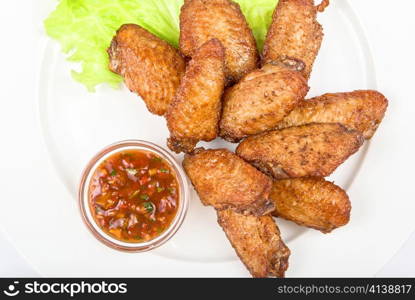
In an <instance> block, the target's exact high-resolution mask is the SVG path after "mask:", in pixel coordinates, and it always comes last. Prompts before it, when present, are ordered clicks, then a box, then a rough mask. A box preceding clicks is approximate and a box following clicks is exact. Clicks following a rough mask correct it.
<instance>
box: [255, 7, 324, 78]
mask: <svg viewBox="0 0 415 300" xmlns="http://www.w3.org/2000/svg"><path fill="white" fill-rule="evenodd" d="M318 9H319V7H318V6H315V5H314V0H279V2H278V5H277V7H276V8H275V11H274V14H273V17H272V23H271V26H270V28H269V30H268V34H267V37H266V40H265V45H264V53H263V59H262V62H263V64H264V63H270V62H275V61H286V60H290V59H293V60H300V61H302V62H304V69H303V70H302V73H303V75H304V77H305V78H306V79H309V78H310V73H311V70H312V68H313V64H314V61H315V59H316V57H317V54H318V52H319V50H320V47H321V43H322V40H323V28H322V26H321V25H320V24H319V23H318V22H317V11H318Z"/></svg>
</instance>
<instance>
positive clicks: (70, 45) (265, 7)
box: [44, 0, 278, 91]
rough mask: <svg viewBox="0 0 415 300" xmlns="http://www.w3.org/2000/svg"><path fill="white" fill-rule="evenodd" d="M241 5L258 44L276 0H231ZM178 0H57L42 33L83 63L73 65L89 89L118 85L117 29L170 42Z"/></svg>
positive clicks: (176, 32) (173, 41)
mask: <svg viewBox="0 0 415 300" xmlns="http://www.w3.org/2000/svg"><path fill="white" fill-rule="evenodd" d="M235 2H238V3H239V4H240V5H241V8H242V11H243V12H244V14H245V16H246V18H247V20H248V23H249V24H250V26H251V28H252V29H253V31H254V35H255V38H256V39H257V43H258V48H259V49H260V50H262V47H263V44H264V38H265V35H266V31H267V28H268V26H269V24H270V22H271V16H272V12H273V10H274V8H275V6H276V4H277V3H278V0H235ZM182 5H183V0H60V2H59V3H58V5H57V7H56V9H55V10H54V11H53V12H52V13H51V14H50V15H49V16H48V18H47V19H46V20H45V22H44V25H45V30H46V33H47V34H48V35H49V36H50V37H52V38H54V39H56V40H58V41H59V43H60V44H61V47H62V51H63V52H64V53H66V54H68V60H69V61H72V62H77V63H80V64H81V65H82V71H81V72H76V71H72V76H73V78H74V79H75V80H77V81H79V82H80V83H82V84H84V85H85V86H86V87H87V88H88V90H89V91H94V90H95V87H96V86H97V85H99V84H101V83H107V84H109V85H111V86H112V87H118V86H119V84H120V82H121V81H122V78H121V77H120V76H118V75H116V74H114V73H112V72H111V71H109V69H108V55H107V52H106V50H107V48H108V46H109V44H110V42H111V39H112V37H113V36H114V34H115V32H116V30H117V29H118V28H119V27H120V26H121V25H122V24H126V23H135V24H139V25H140V26H142V27H144V28H146V29H147V30H149V31H150V32H152V33H153V34H155V35H157V36H159V37H160V38H161V39H163V40H165V41H167V42H169V43H171V44H172V45H174V46H175V47H177V46H178V41H179V14H180V7H181V6H182Z"/></svg>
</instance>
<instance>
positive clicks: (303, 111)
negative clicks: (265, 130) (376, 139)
mask: <svg viewBox="0 0 415 300" xmlns="http://www.w3.org/2000/svg"><path fill="white" fill-rule="evenodd" d="M387 107H388V100H387V99H386V98H385V97H384V96H383V95H382V94H381V93H379V92H377V91H370V90H369V91H354V92H349V93H336V94H325V95H323V96H320V97H316V98H312V99H310V100H303V101H301V104H300V105H299V106H298V107H296V108H295V109H294V110H293V111H292V112H291V113H290V114H289V115H288V116H287V117H286V118H285V119H284V120H283V121H281V123H279V124H278V125H277V128H279V129H281V128H286V127H291V126H299V125H304V124H309V123H341V124H343V125H344V126H346V127H348V128H351V129H356V130H358V131H360V132H361V133H363V136H364V137H365V138H366V139H370V138H371V137H372V136H373V135H374V134H375V132H376V129H377V128H378V127H379V125H380V123H381V122H382V119H383V117H384V115H385V112H386V109H387Z"/></svg>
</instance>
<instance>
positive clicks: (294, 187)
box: [270, 177, 351, 233]
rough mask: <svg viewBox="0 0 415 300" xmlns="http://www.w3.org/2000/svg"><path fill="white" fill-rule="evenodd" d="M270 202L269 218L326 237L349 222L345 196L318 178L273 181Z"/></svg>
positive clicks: (348, 210)
mask: <svg viewBox="0 0 415 300" xmlns="http://www.w3.org/2000/svg"><path fill="white" fill-rule="evenodd" d="M270 197H271V199H272V200H273V201H274V202H275V211H274V212H273V215H274V216H276V217H281V218H283V219H286V220H290V221H293V222H295V223H297V224H298V225H302V226H307V227H311V228H314V229H317V230H320V231H322V232H323V233H329V232H331V231H332V230H334V229H336V228H338V227H340V226H344V225H346V224H347V223H348V222H349V219H350V210H351V204H350V200H349V197H348V196H347V194H346V192H345V191H344V190H343V189H341V188H340V187H338V186H337V185H335V184H333V183H331V182H328V181H326V180H324V179H323V178H319V177H309V178H294V179H283V180H276V181H274V184H273V186H272V192H271V196H270Z"/></svg>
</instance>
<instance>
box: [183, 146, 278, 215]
mask: <svg viewBox="0 0 415 300" xmlns="http://www.w3.org/2000/svg"><path fill="white" fill-rule="evenodd" d="M183 167H184V169H185V171H186V173H187V176H189V178H190V180H191V182H192V183H193V186H194V187H195V189H196V191H197V193H198V194H199V197H200V200H201V201H202V203H203V204H204V205H211V206H213V207H215V208H216V209H219V210H221V209H228V208H229V209H233V210H235V211H237V212H240V213H251V214H255V215H264V214H267V213H270V212H271V211H273V210H274V204H273V202H272V201H270V200H269V199H268V197H269V193H270V191H271V186H272V180H271V179H270V178H269V177H268V176H266V175H264V174H262V173H261V172H260V171H258V170H257V169H255V168H254V167H252V166H251V165H250V164H248V163H246V162H245V161H243V160H242V159H241V158H239V157H238V156H236V155H235V154H233V153H232V152H230V151H228V150H226V149H218V150H204V149H196V150H195V151H194V153H192V154H190V155H189V154H187V155H186V156H185V159H184V161H183Z"/></svg>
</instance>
